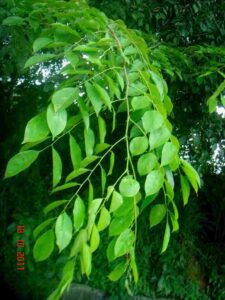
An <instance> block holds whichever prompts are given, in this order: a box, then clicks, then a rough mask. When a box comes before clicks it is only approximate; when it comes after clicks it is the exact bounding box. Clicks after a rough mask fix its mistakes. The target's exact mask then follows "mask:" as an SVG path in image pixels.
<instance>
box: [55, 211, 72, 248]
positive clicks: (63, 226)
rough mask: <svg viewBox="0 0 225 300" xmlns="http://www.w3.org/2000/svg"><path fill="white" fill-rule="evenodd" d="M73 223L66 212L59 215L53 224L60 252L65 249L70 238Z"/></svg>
mask: <svg viewBox="0 0 225 300" xmlns="http://www.w3.org/2000/svg"><path fill="white" fill-rule="evenodd" d="M72 231H73V225H72V221H71V219H70V217H69V216H68V215H67V213H66V212H64V213H62V214H61V215H59V217H58V218H57V220H56V224H55V235H56V244H57V246H58V247H59V251H60V252H61V251H62V250H63V249H65V248H66V247H67V246H68V245H69V243H70V241H71V239H72Z"/></svg>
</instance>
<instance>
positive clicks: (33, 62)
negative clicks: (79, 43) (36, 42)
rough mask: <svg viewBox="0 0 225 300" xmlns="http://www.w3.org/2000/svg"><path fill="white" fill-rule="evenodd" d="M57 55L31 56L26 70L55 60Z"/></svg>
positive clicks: (26, 64)
mask: <svg viewBox="0 0 225 300" xmlns="http://www.w3.org/2000/svg"><path fill="white" fill-rule="evenodd" d="M55 57H56V55H55V54H36V55H34V56H31V57H30V58H29V59H28V60H27V61H26V63H25V66H24V68H29V67H31V66H34V65H36V64H39V63H42V62H45V61H48V60H51V59H53V58H55Z"/></svg>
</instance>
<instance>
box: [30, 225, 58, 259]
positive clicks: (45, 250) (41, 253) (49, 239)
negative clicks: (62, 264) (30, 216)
mask: <svg viewBox="0 0 225 300" xmlns="http://www.w3.org/2000/svg"><path fill="white" fill-rule="evenodd" d="M54 243H55V236H54V232H53V230H52V229H50V230H48V231H46V232H45V233H44V234H43V235H41V236H40V237H39V238H38V239H37V241H36V243H35V245H34V249H33V255H34V259H35V260H36V261H43V260H45V259H47V258H48V257H49V256H50V255H51V254H52V252H53V250H54Z"/></svg>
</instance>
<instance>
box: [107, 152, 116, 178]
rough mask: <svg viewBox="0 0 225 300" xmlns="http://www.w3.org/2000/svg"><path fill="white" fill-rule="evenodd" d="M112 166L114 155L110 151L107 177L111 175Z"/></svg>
mask: <svg viewBox="0 0 225 300" xmlns="http://www.w3.org/2000/svg"><path fill="white" fill-rule="evenodd" d="M114 164H115V154H114V152H112V151H111V154H110V162H109V171H108V174H107V175H108V176H109V175H112V172H113V168H114Z"/></svg>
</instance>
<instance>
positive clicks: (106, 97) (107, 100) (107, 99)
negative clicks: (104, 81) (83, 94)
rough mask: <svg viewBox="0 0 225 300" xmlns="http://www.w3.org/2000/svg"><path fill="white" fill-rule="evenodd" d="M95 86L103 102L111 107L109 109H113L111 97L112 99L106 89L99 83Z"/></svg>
mask: <svg viewBox="0 0 225 300" xmlns="http://www.w3.org/2000/svg"><path fill="white" fill-rule="evenodd" d="M94 87H95V89H96V91H97V93H98V95H99V97H100V99H101V100H102V102H103V103H105V105H106V106H107V107H108V108H109V110H111V107H112V103H111V99H110V97H109V95H108V93H107V92H106V90H105V89H104V88H102V87H101V86H100V85H99V84H97V83H95V84H94Z"/></svg>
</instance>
